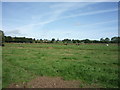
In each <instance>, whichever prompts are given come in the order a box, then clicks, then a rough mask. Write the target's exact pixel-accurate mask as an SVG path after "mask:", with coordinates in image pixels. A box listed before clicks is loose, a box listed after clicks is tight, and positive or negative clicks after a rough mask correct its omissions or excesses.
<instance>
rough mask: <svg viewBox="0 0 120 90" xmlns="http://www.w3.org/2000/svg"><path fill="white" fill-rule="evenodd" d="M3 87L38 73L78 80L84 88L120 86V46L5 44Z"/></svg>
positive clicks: (3, 50)
mask: <svg viewBox="0 0 120 90" xmlns="http://www.w3.org/2000/svg"><path fill="white" fill-rule="evenodd" d="M2 63H3V64H2V65H3V67H2V72H3V78H2V79H3V88H5V87H8V85H10V84H12V83H19V82H29V81H31V80H32V79H34V78H36V77H38V76H51V77H56V76H57V77H62V78H63V79H64V80H78V81H80V82H81V84H80V88H82V87H83V88H84V87H92V88H93V87H98V88H99V87H105V88H115V87H118V81H119V78H118V46H117V45H115V44H110V45H109V46H108V47H107V46H106V45H105V44H90V45H89V44H83V45H79V46H78V45H63V44H61V45H60V44H25V43H23V44H21V43H16V44H15V43H6V44H5V47H2Z"/></svg>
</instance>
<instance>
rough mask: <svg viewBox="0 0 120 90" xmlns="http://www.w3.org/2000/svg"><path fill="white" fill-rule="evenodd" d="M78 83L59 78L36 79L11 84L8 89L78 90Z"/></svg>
mask: <svg viewBox="0 0 120 90" xmlns="http://www.w3.org/2000/svg"><path fill="white" fill-rule="evenodd" d="M79 87H80V82H79V81H75V80H73V81H64V80H63V79H62V78H60V77H54V78H53V77H45V76H43V77H38V78H36V79H33V80H32V81H30V82H27V83H24V82H23V83H19V84H16V83H14V84H11V85H9V86H8V88H79Z"/></svg>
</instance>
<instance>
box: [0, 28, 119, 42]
mask: <svg viewBox="0 0 120 90" xmlns="http://www.w3.org/2000/svg"><path fill="white" fill-rule="evenodd" d="M0 38H1V40H0V41H1V43H3V42H7V43H76V44H78V43H119V42H120V37H112V38H111V39H110V38H107V37H106V38H100V40H89V39H84V40H78V39H77V40H75V39H64V40H59V39H57V40H55V38H52V39H51V40H48V39H35V38H34V39H33V38H26V37H11V36H4V33H3V31H1V30H0Z"/></svg>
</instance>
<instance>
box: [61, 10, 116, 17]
mask: <svg viewBox="0 0 120 90" xmlns="http://www.w3.org/2000/svg"><path fill="white" fill-rule="evenodd" d="M114 11H118V9H110V10H99V11H93V12H86V13H79V14H75V15H69V16H65V17H63V18H61V19H66V18H72V17H78V16H86V15H94V14H100V13H107V12H114Z"/></svg>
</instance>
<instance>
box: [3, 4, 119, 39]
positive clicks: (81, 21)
mask: <svg viewBox="0 0 120 90" xmlns="http://www.w3.org/2000/svg"><path fill="white" fill-rule="evenodd" d="M2 29H3V31H4V32H5V35H10V36H19V37H22V36H24V37H31V38H36V39H49V40H50V39H52V38H55V39H65V38H69V39H80V40H81V39H86V38H87V39H91V40H92V39H96V40H99V39H100V38H102V37H103V38H105V37H109V38H111V37H114V36H118V3H117V2H2Z"/></svg>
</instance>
